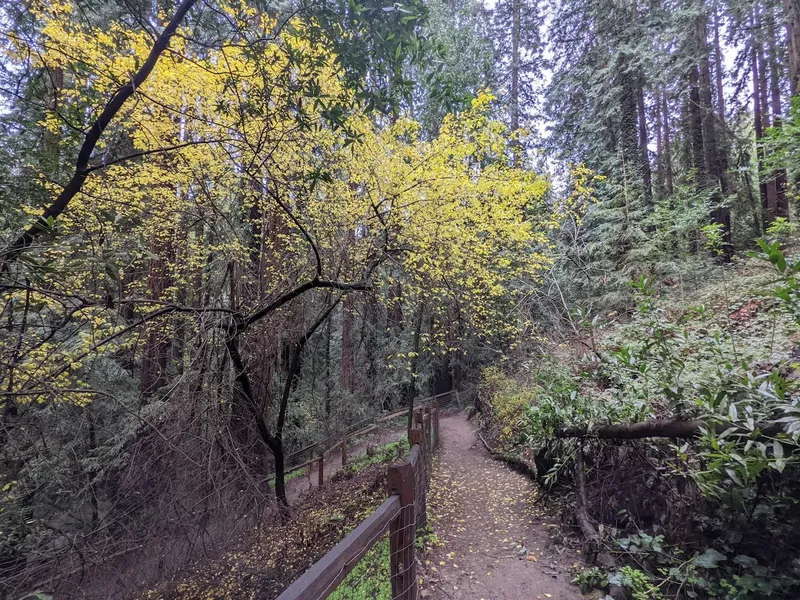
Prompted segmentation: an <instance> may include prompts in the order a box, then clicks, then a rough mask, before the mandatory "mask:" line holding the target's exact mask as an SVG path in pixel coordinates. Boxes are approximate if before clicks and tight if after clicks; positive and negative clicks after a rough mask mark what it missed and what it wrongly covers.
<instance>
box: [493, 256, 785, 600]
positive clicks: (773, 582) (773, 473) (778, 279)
mask: <svg viewBox="0 0 800 600" xmlns="http://www.w3.org/2000/svg"><path fill="white" fill-rule="evenodd" d="M760 245H761V250H760V251H759V252H757V253H750V256H749V257H743V258H741V259H738V260H736V261H735V262H734V263H733V264H732V265H713V266H710V267H708V271H707V272H706V273H705V275H704V277H697V278H694V280H691V281H688V282H679V281H677V280H675V279H671V278H667V279H662V280H660V281H657V280H655V279H647V278H641V279H639V280H638V281H635V282H632V283H631V284H630V285H631V286H632V291H633V292H634V297H635V307H633V308H632V309H631V310H630V311H629V312H627V313H619V314H618V313H616V312H604V313H597V314H594V313H592V311H590V310H578V311H576V312H575V314H574V315H573V319H574V321H573V322H574V323H575V325H576V328H575V330H573V331H572V332H571V333H573V335H571V336H570V337H568V338H566V339H564V341H561V342H557V341H552V340H551V341H549V342H542V344H543V345H542V347H541V350H542V352H541V355H527V356H521V357H519V358H518V359H517V360H516V361H513V363H512V364H513V366H511V364H509V366H508V367H507V368H504V369H501V368H497V367H493V368H489V369H486V370H485V371H484V372H483V378H482V384H481V387H480V394H479V410H481V412H482V414H481V419H482V420H483V424H484V427H485V428H486V429H487V430H488V432H489V433H490V435H491V438H492V439H493V440H494V442H495V443H496V444H497V445H498V447H499V450H500V451H501V452H503V453H505V454H506V455H507V456H509V457H510V458H511V460H513V461H516V462H519V463H522V464H525V465H528V466H529V467H530V468H531V469H532V471H533V472H535V473H537V476H538V477H539V479H540V480H541V482H542V483H543V484H544V485H545V487H546V489H547V490H548V494H547V498H548V500H549V501H550V502H553V503H554V504H555V505H557V506H560V508H561V512H562V516H563V524H564V526H565V528H566V530H567V532H568V533H570V532H571V533H574V534H575V536H576V537H575V538H574V540H573V543H575V544H576V545H577V544H579V545H585V546H586V547H587V548H588V549H589V550H590V557H591V558H593V559H594V561H595V563H596V566H594V567H591V568H589V569H587V570H584V571H583V572H581V573H579V574H577V576H576V578H575V582H576V583H579V584H580V585H581V586H582V587H583V588H584V589H585V590H586V591H588V590H590V589H593V588H597V589H602V590H605V591H608V592H610V593H612V594H615V592H616V593H620V594H621V595H620V596H618V595H614V597H629V598H635V599H636V600H646V599H652V600H655V599H659V598H729V599H733V598H736V599H743V598H766V597H770V598H797V597H798V594H800V562H798V560H797V559H796V556H797V550H798V548H797V544H798V540H800V518H799V517H800V511H798V506H797V504H798V498H800V493H799V492H800V477H798V474H799V473H800V471H799V470H798V467H797V462H798V456H800V454H798V432H799V431H800V421H799V420H798V418H799V417H800V408H799V407H798V403H797V396H796V394H797V389H798V380H799V379H800V361H799V360H798V343H800V336H798V332H797V320H796V317H797V308H798V304H797V285H796V281H795V273H796V272H797V269H798V263H796V262H793V260H792V259H790V258H788V256H787V255H788V254H789V252H788V251H786V252H785V253H784V251H782V250H781V249H780V248H781V246H780V244H779V243H778V242H777V241H775V242H772V243H767V242H764V241H762V242H760ZM698 422H699V423H700V425H699V426H697V423H698ZM640 423H646V424H648V425H647V426H648V427H650V429H649V430H648V433H646V434H641V431H637V430H636V429H635V428H632V427H631V426H630V425H631V424H640ZM605 425H620V427H617V428H606V429H603V426H605ZM667 426H672V427H677V428H684V429H685V428H687V427H690V428H691V427H694V428H695V430H693V431H690V432H689V433H688V434H687V435H681V437H680V438H671V437H670V435H677V434H675V432H674V430H673V431H672V432H669V431H666V432H665V431H660V430H659V427H660V428H661V429H663V428H664V427H667ZM659 435H661V436H662V437H658V436H659ZM636 438H639V439H636ZM582 467H584V468H585V476H584V477H580V476H578V473H579V470H580V471H581V475H583V473H582V472H583V471H584V468H582ZM583 479H585V482H583V481H582V480H583ZM581 483H583V489H582V486H581ZM584 503H585V507H584ZM582 507H584V508H585V512H582ZM584 517H588V520H589V523H588V525H587V524H586V523H582V522H581V519H582V518H584ZM587 527H588V529H589V530H590V533H589V535H590V538H591V539H588V540H587V539H585V536H586V532H587ZM592 528H594V532H591V529H592Z"/></svg>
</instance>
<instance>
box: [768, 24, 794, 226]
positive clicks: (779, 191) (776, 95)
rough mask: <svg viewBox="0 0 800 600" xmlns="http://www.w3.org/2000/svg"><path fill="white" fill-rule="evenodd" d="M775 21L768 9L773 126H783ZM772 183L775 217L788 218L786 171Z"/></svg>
mask: <svg viewBox="0 0 800 600" xmlns="http://www.w3.org/2000/svg"><path fill="white" fill-rule="evenodd" d="M775 31H776V27H775V19H774V16H773V14H772V11H771V10H770V9H767V40H768V47H769V79H770V85H769V90H770V103H771V108H772V126H773V127H780V126H781V88H780V85H781V82H780V64H781V62H782V59H783V57H782V56H781V53H780V49H779V47H778V42H777V40H776V39H775ZM771 181H772V183H773V185H774V186H775V215H776V216H778V217H784V218H787V217H788V216H789V198H788V195H787V190H786V188H787V177H786V169H776V170H775V171H773V172H772V177H771Z"/></svg>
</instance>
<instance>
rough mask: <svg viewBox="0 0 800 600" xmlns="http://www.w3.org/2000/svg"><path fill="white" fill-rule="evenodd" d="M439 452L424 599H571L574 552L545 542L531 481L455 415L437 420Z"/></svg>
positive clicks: (544, 523)
mask: <svg viewBox="0 0 800 600" xmlns="http://www.w3.org/2000/svg"><path fill="white" fill-rule="evenodd" d="M440 426H441V435H442V451H441V454H440V458H439V464H438V467H437V468H436V469H435V471H434V473H433V480H432V483H431V491H430V495H429V497H428V498H429V499H428V511H429V512H428V514H429V515H431V521H432V524H433V526H434V529H435V531H436V533H437V535H438V536H439V541H440V543H441V545H439V546H438V547H436V548H434V550H433V551H432V552H431V553H430V554H429V556H428V557H427V559H426V563H425V565H424V566H423V568H422V569H421V571H422V572H421V579H422V580H423V584H422V586H421V589H422V592H421V597H422V598H428V599H431V600H440V599H441V600H461V599H463V600H473V599H474V600H481V599H483V600H529V599H530V600H533V599H537V600H538V599H540V598H541V599H542V600H548V599H549V600H574V599H579V598H583V596H581V593H580V590H579V588H577V587H576V586H574V585H572V584H571V583H570V579H571V576H570V574H569V572H568V570H569V567H570V565H572V564H573V563H575V562H579V561H580V555H575V554H572V553H571V552H570V551H569V550H566V551H563V554H559V553H558V552H556V551H555V549H554V548H552V547H551V546H550V545H549V531H550V529H551V527H553V526H554V524H553V523H552V521H551V520H548V519H547V518H546V517H545V516H542V515H541V514H536V512H535V511H534V508H535V507H534V506H533V502H534V500H535V498H536V492H537V489H536V486H535V485H534V484H533V482H531V481H530V479H528V478H527V477H525V476H523V475H521V474H519V473H517V472H515V471H513V470H511V469H510V468H509V467H507V466H506V465H504V464H503V463H501V462H499V461H496V460H494V459H492V458H491V457H490V455H489V453H488V452H487V451H486V449H485V448H484V447H483V445H482V444H481V442H480V441H479V440H478V437H477V435H476V433H475V430H474V429H473V427H472V426H471V425H470V423H469V422H468V421H467V420H466V418H465V417H464V416H463V415H457V416H453V417H447V418H443V419H442V420H441V425H440Z"/></svg>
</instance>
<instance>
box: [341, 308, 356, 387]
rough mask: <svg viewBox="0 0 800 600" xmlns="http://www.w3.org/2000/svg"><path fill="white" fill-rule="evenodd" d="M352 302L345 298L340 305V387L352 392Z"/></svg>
mask: <svg viewBox="0 0 800 600" xmlns="http://www.w3.org/2000/svg"><path fill="white" fill-rule="evenodd" d="M354 311H355V306H354V301H353V299H352V298H347V299H345V301H344V302H343V303H342V371H341V381H340V383H341V387H342V391H345V392H352V391H354V389H355V374H356V357H355V347H354V345H353V327H354V320H355V316H354V314H353V313H354Z"/></svg>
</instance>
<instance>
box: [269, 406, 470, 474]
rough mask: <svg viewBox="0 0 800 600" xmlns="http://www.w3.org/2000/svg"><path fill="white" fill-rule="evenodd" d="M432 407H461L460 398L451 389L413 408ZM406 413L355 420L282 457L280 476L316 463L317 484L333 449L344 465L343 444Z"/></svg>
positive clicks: (345, 454) (443, 408)
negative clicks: (281, 473)
mask: <svg viewBox="0 0 800 600" xmlns="http://www.w3.org/2000/svg"><path fill="white" fill-rule="evenodd" d="M434 404H435V405H436V406H437V407H438V408H439V410H448V409H452V408H463V405H462V395H460V394H459V391H458V390H451V391H449V392H444V393H442V394H437V395H435V396H429V397H427V398H423V399H421V400H416V401H415V403H414V405H415V407H416V408H417V409H419V408H425V407H430V406H433V405H434ZM407 413H408V408H401V409H400V410H396V411H394V412H392V413H389V414H388V415H381V416H379V417H370V418H368V419H364V420H362V421H358V422H357V423H354V424H352V425H350V426H349V427H347V429H346V430H344V431H343V432H337V433H335V434H332V435H329V436H328V437H326V438H325V439H323V440H321V441H319V442H316V443H314V444H310V445H309V446H306V447H304V448H301V449H300V450H297V451H295V452H292V453H291V454H287V455H286V457H285V458H284V467H283V469H284V474H286V475H288V474H289V473H291V472H292V471H297V470H298V469H302V468H304V467H308V466H309V465H313V464H315V463H316V464H319V469H320V481H321V480H322V479H323V477H324V475H322V468H323V462H324V459H325V457H326V456H328V455H329V454H330V453H331V452H332V451H334V450H335V449H336V448H339V447H341V449H342V464H343V465H344V464H345V463H346V462H347V442H348V440H352V439H353V438H356V437H359V436H362V435H366V434H368V433H370V432H372V431H375V430H376V429H379V428H380V427H381V426H382V425H383V424H384V423H386V422H387V421H391V420H392V419H396V418H397V417H400V416H402V415H405V414H407ZM274 475H275V473H274V472H273V473H271V474H270V475H269V476H268V477H273V476H274Z"/></svg>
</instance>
